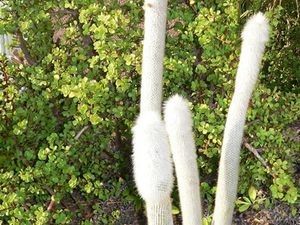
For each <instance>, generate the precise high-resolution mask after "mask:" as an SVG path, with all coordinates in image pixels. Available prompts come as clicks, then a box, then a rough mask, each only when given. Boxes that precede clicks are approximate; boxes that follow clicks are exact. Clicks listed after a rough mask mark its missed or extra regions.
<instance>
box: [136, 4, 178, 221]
mask: <svg viewBox="0 0 300 225" xmlns="http://www.w3.org/2000/svg"><path fill="white" fill-rule="evenodd" d="M144 9H145V23H144V46H143V63H142V88H141V104H140V115H139V117H138V119H137V121H136V124H135V126H134V128H133V129H132V131H133V156H132V159H133V172H134V178H135V182H136V186H137V189H138V191H139V194H140V195H141V196H142V198H143V199H144V200H145V202H146V210H147V217H148V225H172V224H173V220H172V204H171V197H170V195H171V192H172V188H173V165H172V159H171V152H170V147H169V140H168V136H167V133H166V129H165V124H164V123H163V121H162V119H161V104H162V100H161V98H162V74H163V57H164V48H165V32H166V16H167V0H145V4H144Z"/></svg>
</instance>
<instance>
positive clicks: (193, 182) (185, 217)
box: [164, 95, 202, 225]
mask: <svg viewBox="0 0 300 225" xmlns="http://www.w3.org/2000/svg"><path fill="white" fill-rule="evenodd" d="M164 116H165V123H166V129H167V133H168V135H169V140H170V146H171V152H172V155H173V160H174V164H175V170H176V176H177V182H178V189H179V197H180V205H181V211H182V221H183V225H199V224H201V220H202V219H201V217H202V212H201V211H202V209H201V201H200V184H199V172H198V167H197V155H196V147H195V141H194V139H193V133H192V114H191V111H190V109H189V107H188V103H187V101H186V100H185V99H183V98H182V97H181V96H179V95H175V96H173V97H171V98H170V99H169V100H168V101H167V102H166V104H165V111H164Z"/></svg>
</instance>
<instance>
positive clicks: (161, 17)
mask: <svg viewBox="0 0 300 225" xmlns="http://www.w3.org/2000/svg"><path fill="white" fill-rule="evenodd" d="M167 4H168V1H167V0H145V4H144V9H145V22H144V41H143V62H142V88H141V108H140V111H141V112H145V111H159V112H161V102H162V100H161V98H162V83H163V82H162V74H163V59H164V52H165V36H166V20H167Z"/></svg>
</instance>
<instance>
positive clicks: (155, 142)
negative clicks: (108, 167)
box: [133, 111, 173, 225]
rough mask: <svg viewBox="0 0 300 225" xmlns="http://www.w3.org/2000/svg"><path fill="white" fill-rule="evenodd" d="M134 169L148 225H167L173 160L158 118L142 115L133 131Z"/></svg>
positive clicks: (170, 219) (170, 208) (153, 113)
mask: <svg viewBox="0 0 300 225" xmlns="http://www.w3.org/2000/svg"><path fill="white" fill-rule="evenodd" d="M133 133H134V138H133V146H134V149H133V151H134V153H133V163H134V164H133V168H134V176H135V182H136V185H137V188H138V191H139V194H140V195H141V196H142V198H143V199H144V200H145V201H146V210H147V217H148V224H149V225H170V224H173V222H172V207H171V199H170V194H171V192H172V188H173V174H172V173H173V168H172V158H171V154H170V148H169V140H168V135H167V132H166V129H165V124H164V122H163V121H162V119H161V115H160V114H158V113H157V112H153V111H152V112H145V113H142V114H141V115H140V116H139V117H138V119H137V121H136V125H135V126H134V128H133Z"/></svg>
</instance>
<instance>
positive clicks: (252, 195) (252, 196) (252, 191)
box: [248, 186, 256, 202]
mask: <svg viewBox="0 0 300 225" xmlns="http://www.w3.org/2000/svg"><path fill="white" fill-rule="evenodd" d="M248 195H249V197H250V200H251V201H252V202H254V201H255V199H256V189H255V187H253V186H251V187H250V188H249V190H248Z"/></svg>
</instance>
